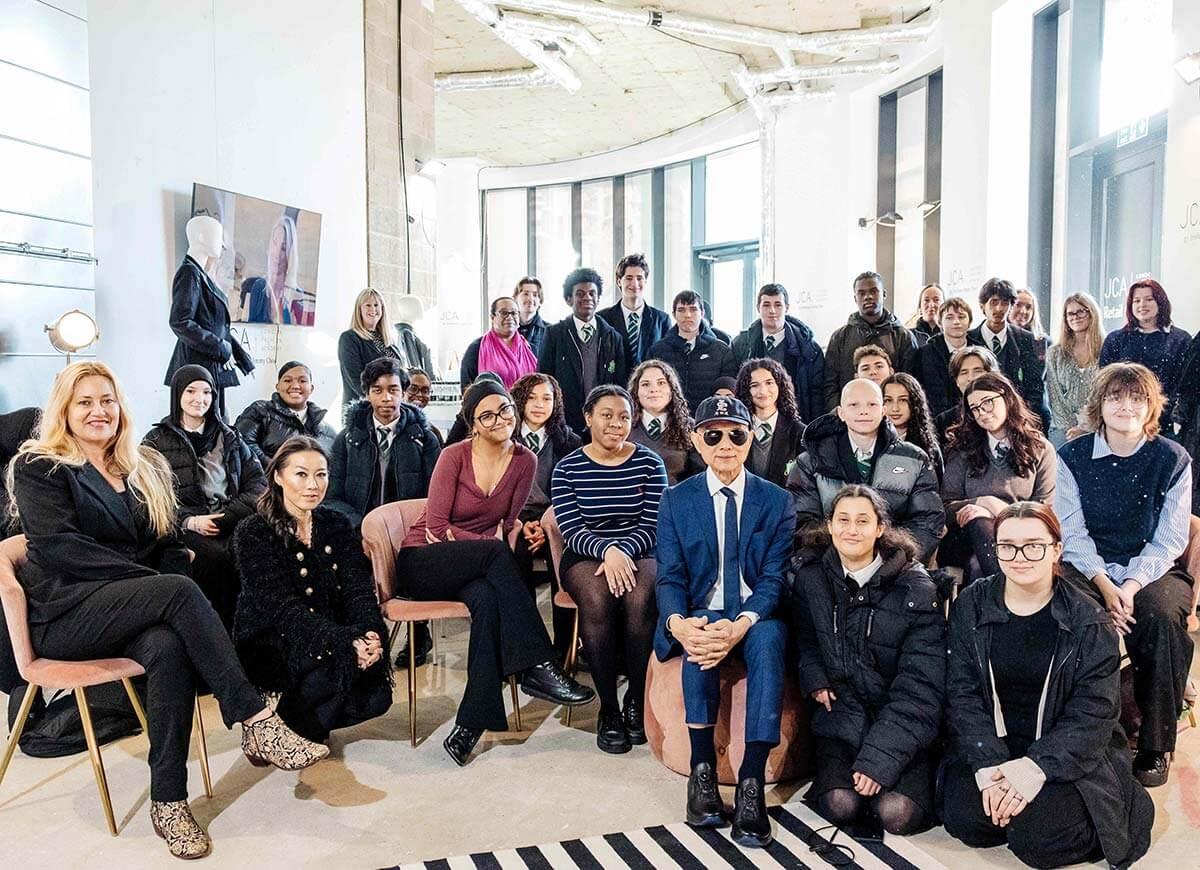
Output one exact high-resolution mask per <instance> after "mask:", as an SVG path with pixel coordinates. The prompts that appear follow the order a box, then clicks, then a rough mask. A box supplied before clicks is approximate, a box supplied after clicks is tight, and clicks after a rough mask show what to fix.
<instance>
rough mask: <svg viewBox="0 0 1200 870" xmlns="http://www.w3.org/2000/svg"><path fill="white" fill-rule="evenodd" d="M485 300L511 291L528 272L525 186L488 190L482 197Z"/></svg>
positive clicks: (527, 202)
mask: <svg viewBox="0 0 1200 870" xmlns="http://www.w3.org/2000/svg"><path fill="white" fill-rule="evenodd" d="M485 212H486V218H485V221H486V224H485V227H484V238H485V239H486V240H487V297H488V298H487V300H485V301H491V300H492V299H495V298H496V297H497V296H506V295H508V294H510V293H512V289H513V287H515V286H516V284H517V280H518V279H520V278H522V277H524V276H525V275H526V274H527V273H528V272H529V224H528V216H529V199H528V192H527V191H526V189H525V188H523V187H520V188H516V189H513V190H489V191H488V192H487V199H486V200H485Z"/></svg>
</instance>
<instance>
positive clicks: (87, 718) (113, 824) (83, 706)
mask: <svg viewBox="0 0 1200 870" xmlns="http://www.w3.org/2000/svg"><path fill="white" fill-rule="evenodd" d="M75 703H76V704H78V705H79V719H80V721H82V723H83V736H84V737H85V738H86V739H87V747H88V756H89V757H90V758H91V760H92V773H93V774H95V776H96V790H97V791H99V792H100V804H101V806H103V807H104V819H105V821H107V822H108V832H109V833H110V834H112V835H113V836H114V837H115V836H116V835H117V820H116V819H114V818H113V808H112V798H111V797H109V794H108V777H106V776H105V775H104V761H103V759H101V758H100V747H99V746H98V745H97V743H96V732H95V731H94V730H93V729H92V711H91V710H89V709H88V702H87V696H86V695H85V694H84V692H83V688H82V687H79V688H76V689H75Z"/></svg>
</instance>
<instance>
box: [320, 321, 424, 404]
mask: <svg viewBox="0 0 1200 870" xmlns="http://www.w3.org/2000/svg"><path fill="white" fill-rule="evenodd" d="M381 356H390V357H391V358H392V359H397V360H398V359H401V355H400V351H399V349H397V348H396V346H395V345H392V344H389V345H388V346H387V348H385V352H384V353H380V352H379V347H378V345H376V344H375V342H373V341H371V340H370V339H368V338H363V337H362V336H361V335H359V334H358V333H357V332H355V331H354V330H353V329H347V330H346V331H345V332H343V333H342V334H341V335H340V336H338V366H339V367H340V368H341V370H342V422H343V423H345V422H346V420H347V415H348V414H349V413H350V406H351V405H353V404H354V403H355V402H356V401H358V400H359V399H361V398H362V397H363V389H362V383H361V382H360V379H361V378H362V371H363V369H365V368H366V367H367V363H369V362H370V361H371V360H374V359H379V357H381ZM430 377H433V374H432V372H431V373H430Z"/></svg>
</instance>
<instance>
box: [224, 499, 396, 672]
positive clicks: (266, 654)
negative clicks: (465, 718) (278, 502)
mask: <svg viewBox="0 0 1200 870" xmlns="http://www.w3.org/2000/svg"><path fill="white" fill-rule="evenodd" d="M233 545H234V552H235V554H236V558H237V566H238V573H239V574H241V576H242V592H241V595H240V596H239V597H238V604H237V615H236V617H235V618H234V629H233V638H234V642H235V643H236V644H237V650H238V655H239V657H240V658H241V660H242V661H243V662H244V663H245V665H246V672H247V674H248V676H249V677H250V680H251V682H253V683H254V684H255V685H256V686H258V687H259V688H262V689H267V690H271V691H281V692H286V691H287V690H288V689H290V688H293V687H294V686H295V685H296V684H297V683H298V682H299V680H300V678H301V677H303V675H304V674H305V673H307V672H308V671H310V670H312V669H313V667H314V666H315V665H316V663H317V662H318V661H321V662H325V661H327V660H329V661H332V662H334V664H335V672H336V674H337V679H338V683H339V685H340V687H342V688H345V687H346V686H348V685H349V684H350V683H351V682H352V681H353V680H354V679H356V677H357V675H358V673H359V671H358V657H357V655H356V654H355V652H354V641H355V640H356V639H358V638H360V637H362V636H363V635H365V634H366V633H367V632H368V631H374V632H376V633H377V634H378V635H379V637H380V639H381V640H382V639H384V638H386V637H387V635H386V634H385V631H386V629H385V628H384V625H383V618H382V617H381V616H380V613H379V603H378V601H377V600H376V598H375V581H374V579H373V577H372V574H371V565H370V562H368V561H367V557H366V556H365V555H363V549H362V538H361V537H360V536H359V535H358V533H357V532H356V531H355V530H354V527H353V526H351V525H350V521H349V520H348V519H347V518H346V517H345V516H343V515H342V514H341V513H339V512H338V511H336V510H332V509H331V508H327V507H324V506H321V507H318V508H317V509H316V510H315V511H313V529H312V546H311V547H306V546H305V545H304V544H303V543H301V542H300V540H299V539H298V538H296V537H295V536H294V535H286V536H280V535H279V534H278V533H277V532H276V531H275V530H274V529H272V528H271V526H270V525H269V524H268V523H267V521H266V520H265V519H264V518H263V517H262V516H260V515H258V514H255V515H254V516H253V517H251V518H250V519H248V520H246V521H245V522H244V523H242V524H241V525H240V526H238V530H237V532H236V534H235V535H234V539H233ZM389 673H390V668H389V666H388V660H387V658H386V657H384V658H382V659H381V660H380V661H379V662H377V663H376V664H375V665H373V666H372V667H371V668H370V669H369V670H368V671H367V674H366V676H367V677H368V678H370V679H373V680H377V681H379V682H387V680H388V679H389Z"/></svg>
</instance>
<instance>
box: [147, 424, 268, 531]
mask: <svg viewBox="0 0 1200 870" xmlns="http://www.w3.org/2000/svg"><path fill="white" fill-rule="evenodd" d="M215 422H216V423H217V425H219V426H220V428H221V440H222V446H223V448H224V455H225V475H226V478H225V503H224V504H223V505H222V506H221V507H220V508H218V509H217V510H218V511H220V512H221V513H222V514H223V516H222V517H221V519H219V520H217V526H218V527H219V528H220V529H221V532H222V534H230V533H232V532H233V528H234V526H236V525H237V524H238V523H239V522H241V521H242V520H243V519H245V518H246V517H248V516H250V514H252V513H254V511H255V503H256V502H257V501H258V497H259V496H260V495H262V494H263V491H264V490H266V488H267V479H266V477H265V476H264V475H263V470H262V466H261V465H259V464H258V460H257V459H255V458H254V454H253V453H252V452H251V451H250V448H249V447H247V446H246V442H245V441H243V440H242V436H241V435H239V434H238V433H237V430H236V429H232V428H230V427H229V426H226V425H225V424H224V423H222V422H221V421H220V420H217V421H215ZM142 443H143V444H145V445H146V446H148V447H153V448H154V449H155V450H157V451H158V452H159V453H161V454H162V455H163V456H165V457H166V459H167V462H168V463H169V464H170V466H171V471H172V472H174V474H175V494H176V496H177V497H178V498H179V521H180V523H181V524H182V523H183V521H184V520H186V519H187V518H188V517H194V516H200V515H202V514H207V513H213V512H214V511H213V510H212V509H210V507H209V503H208V497H207V496H206V495H205V494H204V490H203V489H202V483H203V481H204V476H203V473H202V472H201V470H200V460H199V459H198V458H197V456H196V451H195V449H193V447H192V442H191V441H189V440H188V437H187V434H186V433H185V432H184V431H183V429H181V428H180V427H179V425H178V424H176V423H175V422H173V421H172V420H171V418H169V417H164V418H163V419H162V420H160V421H159V422H158V423H155V424H154V425H153V426H152V427H151V428H150V431H149V432H147V433H146V437H145V438H143V439H142Z"/></svg>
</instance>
